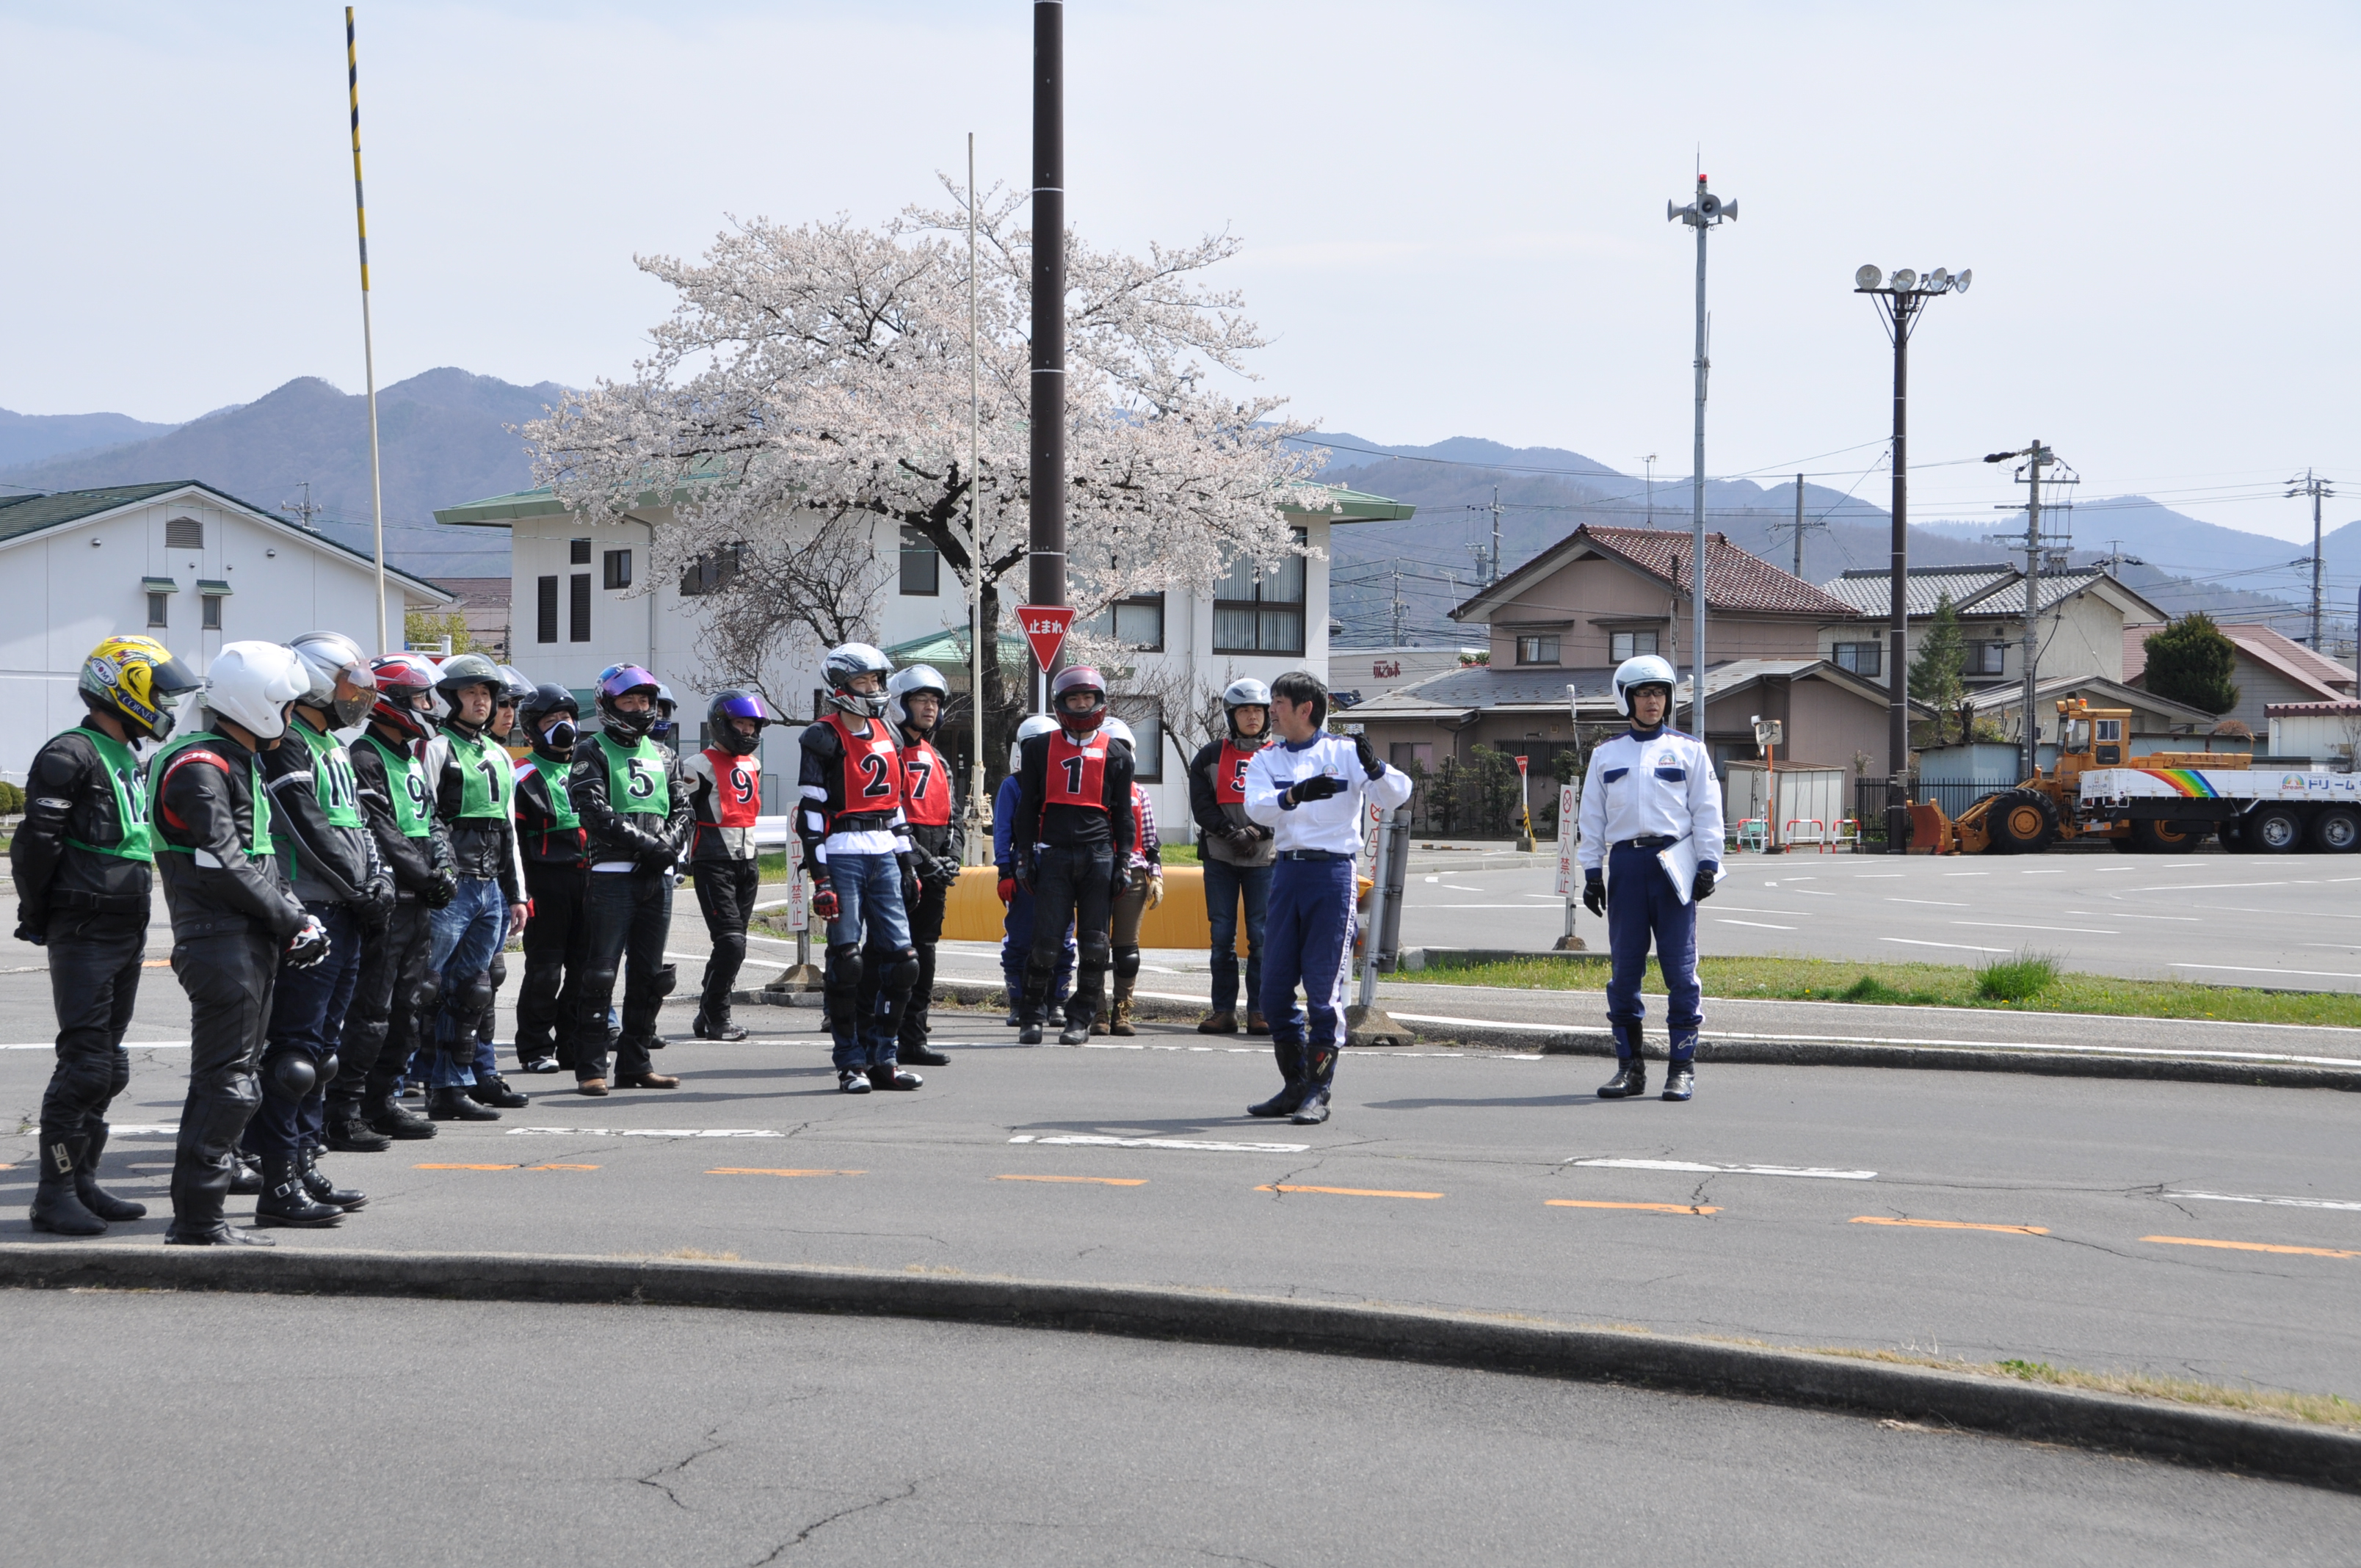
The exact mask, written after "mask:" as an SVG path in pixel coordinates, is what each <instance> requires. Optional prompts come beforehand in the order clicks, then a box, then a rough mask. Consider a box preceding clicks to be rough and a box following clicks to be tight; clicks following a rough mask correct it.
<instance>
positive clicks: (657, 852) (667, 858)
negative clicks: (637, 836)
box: [631, 834, 679, 872]
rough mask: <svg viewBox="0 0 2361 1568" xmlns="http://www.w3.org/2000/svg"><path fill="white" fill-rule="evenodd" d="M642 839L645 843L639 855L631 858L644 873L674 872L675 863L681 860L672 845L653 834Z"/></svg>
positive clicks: (641, 846)
mask: <svg viewBox="0 0 2361 1568" xmlns="http://www.w3.org/2000/svg"><path fill="white" fill-rule="evenodd" d="M642 838H643V839H644V842H642V844H641V845H640V850H639V853H638V854H636V855H634V856H632V857H631V858H632V860H633V861H635V862H637V864H638V865H639V868H640V870H642V871H643V872H668V871H670V870H672V864H673V861H675V860H677V859H678V858H679V856H678V854H677V852H676V851H675V850H674V849H673V847H672V845H671V844H670V843H668V842H666V841H665V840H664V839H658V838H656V837H654V836H653V834H647V835H642Z"/></svg>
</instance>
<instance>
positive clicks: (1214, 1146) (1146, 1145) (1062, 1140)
mask: <svg viewBox="0 0 2361 1568" xmlns="http://www.w3.org/2000/svg"><path fill="white" fill-rule="evenodd" d="M1008 1141H1009V1142H1010V1143H1012V1144H1056V1145H1060V1146H1075V1147H1083V1148H1106V1149H1198V1150H1210V1151H1212V1152H1213V1153H1215V1154H1301V1153H1303V1152H1304V1151H1305V1150H1307V1149H1309V1148H1310V1147H1311V1145H1310V1144H1224V1143H1214V1142H1211V1141H1208V1140H1204V1139H1199V1138H1103V1137H1097V1136H1093V1135H1090V1134H1085V1133H1076V1134H1071V1135H1063V1136H1060V1137H1054V1138H1044V1137H1037V1136H1035V1135H1033V1134H1031V1133H1019V1134H1017V1135H1016V1136H1015V1137H1013V1138H1011V1139H1009V1140H1008Z"/></svg>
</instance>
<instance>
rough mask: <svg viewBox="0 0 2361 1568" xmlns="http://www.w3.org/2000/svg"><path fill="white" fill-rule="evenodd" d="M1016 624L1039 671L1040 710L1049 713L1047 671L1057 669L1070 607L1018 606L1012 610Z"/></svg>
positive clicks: (1071, 624) (1071, 616)
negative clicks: (1029, 647)
mask: <svg viewBox="0 0 2361 1568" xmlns="http://www.w3.org/2000/svg"><path fill="white" fill-rule="evenodd" d="M1016 624H1017V627H1018V628H1019V629H1020V630H1023V632H1024V633H1025V641H1026V642H1027V644H1028V645H1030V646H1031V648H1032V650H1033V663H1035V665H1036V666H1038V668H1039V670H1040V672H1041V677H1042V678H1041V683H1040V701H1039V707H1040V711H1042V712H1044V713H1047V712H1048V711H1049V672H1050V671H1051V670H1053V669H1055V668H1056V667H1057V663H1058V653H1059V651H1060V649H1062V648H1064V647H1065V645H1066V633H1067V632H1069V631H1071V630H1073V629H1074V607H1073V606H1071V605H1069V604H1020V605H1018V606H1017V607H1016Z"/></svg>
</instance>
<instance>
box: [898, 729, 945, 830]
mask: <svg viewBox="0 0 2361 1568" xmlns="http://www.w3.org/2000/svg"><path fill="white" fill-rule="evenodd" d="M902 815H903V816H905V817H908V818H909V819H910V821H911V822H912V823H913V824H915V825H916V826H918V827H921V828H948V827H950V823H951V771H950V763H948V762H944V761H943V754H942V753H941V752H940V751H936V750H935V749H934V747H933V746H931V745H929V744H928V742H927V741H925V740H915V739H914V740H911V741H910V742H909V743H908V744H907V745H906V746H904V747H903V748H902Z"/></svg>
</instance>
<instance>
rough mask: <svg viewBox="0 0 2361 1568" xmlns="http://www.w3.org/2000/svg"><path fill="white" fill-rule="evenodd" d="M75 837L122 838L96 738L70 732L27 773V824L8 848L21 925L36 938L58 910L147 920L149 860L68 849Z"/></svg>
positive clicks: (102, 840)
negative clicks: (91, 738)
mask: <svg viewBox="0 0 2361 1568" xmlns="http://www.w3.org/2000/svg"><path fill="white" fill-rule="evenodd" d="M135 809H137V808H136V807H135ZM67 839H80V840H81V841H82V843H85V844H118V843H120V842H122V840H123V821H122V817H121V814H120V813H118V812H117V811H116V810H115V786H114V785H113V784H110V783H109V782H108V780H107V776H106V764H105V763H104V762H103V761H101V760H100V757H99V754H98V748H97V747H96V746H93V744H91V740H90V737H89V736H87V735H83V734H81V733H79V732H78V731H75V730H71V729H69V730H67V731H66V732H65V733H64V734H62V735H59V736H56V737H54V738H53V739H51V740H50V741H49V744H47V745H45V746H43V747H42V748H41V749H40V751H38V752H36V753H35V754H34V757H33V765H32V767H31V769H30V770H29V771H28V772H27V775H26V779H25V820H24V821H23V822H22V823H21V824H19V825H18V827H17V828H16V839H15V841H14V842H13V843H11V844H10V845H9V847H8V868H9V872H10V874H11V875H13V876H14V877H15V879H16V921H17V924H19V925H20V926H22V927H25V928H26V929H27V931H30V932H32V933H34V934H35V935H37V936H38V935H39V934H41V933H42V932H43V931H45V930H47V929H48V927H49V916H50V914H51V913H52V912H53V911H55V910H60V909H91V910H98V911H101V912H103V913H106V914H116V915H141V916H144V915H146V914H147V912H148V890H149V889H150V888H151V887H153V886H154V885H155V879H154V877H153V875H152V874H151V873H150V872H149V871H148V862H147V861H127V860H125V859H124V858H123V857H122V856H120V855H103V854H95V853H93V852H92V851H91V850H82V849H77V848H75V847H74V846H73V845H71V844H69V843H67V842H66V840H67Z"/></svg>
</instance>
